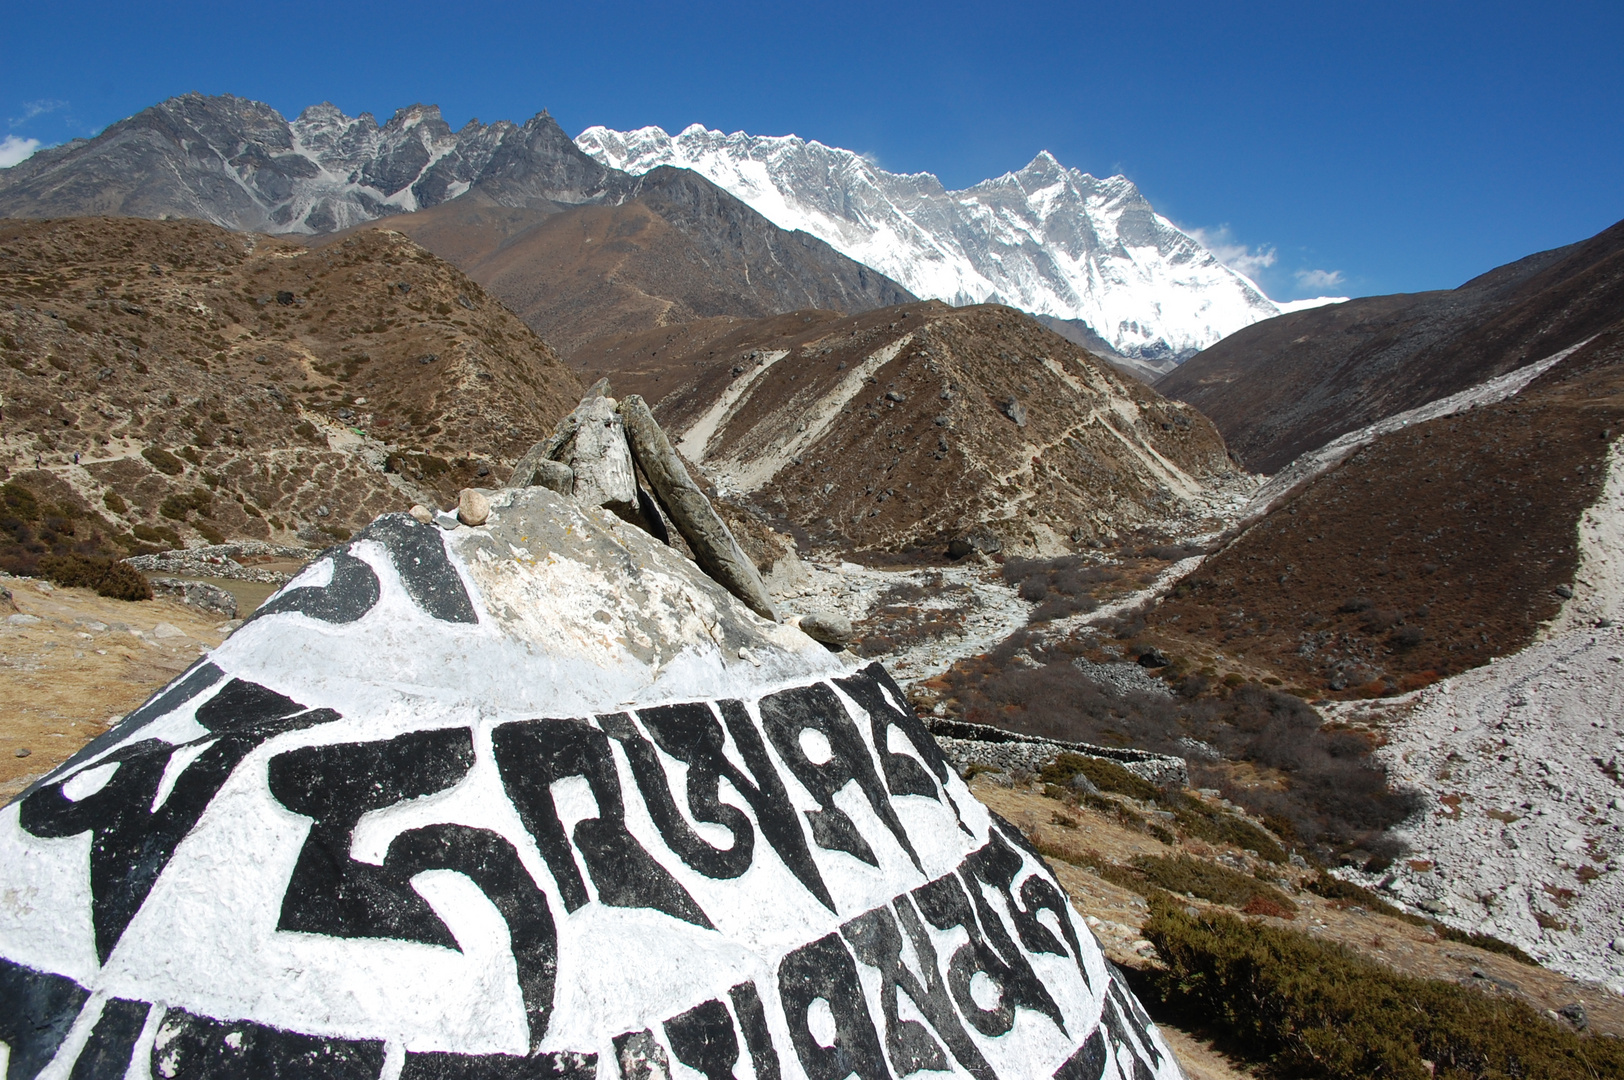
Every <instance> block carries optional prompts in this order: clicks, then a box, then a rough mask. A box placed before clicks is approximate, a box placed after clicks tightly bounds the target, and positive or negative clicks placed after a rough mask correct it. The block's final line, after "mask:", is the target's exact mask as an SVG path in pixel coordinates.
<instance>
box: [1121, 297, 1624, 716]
mask: <svg viewBox="0 0 1624 1080" xmlns="http://www.w3.org/2000/svg"><path fill="white" fill-rule="evenodd" d="M1620 430H1624V327H1619V328H1615V329H1613V330H1611V331H1608V332H1606V333H1603V334H1601V335H1599V336H1597V337H1596V339H1595V340H1594V341H1592V342H1591V343H1590V344H1589V345H1587V346H1585V347H1584V348H1582V349H1580V350H1578V351H1577V352H1575V353H1574V354H1573V355H1572V356H1570V357H1569V358H1568V359H1567V360H1565V361H1563V362H1561V363H1559V364H1557V365H1556V366H1555V367H1553V368H1552V369H1550V370H1549V371H1547V372H1546V373H1545V374H1544V375H1542V376H1540V377H1539V378H1538V379H1536V380H1535V381H1534V382H1533V383H1531V384H1530V385H1529V387H1528V388H1527V389H1525V390H1524V391H1523V392H1522V393H1521V394H1519V395H1517V396H1515V397H1512V398H1509V399H1507V400H1505V401H1502V402H1499V403H1497V404H1494V405H1488V406H1484V407H1481V408H1477V409H1473V410H1471V411H1468V412H1465V413H1460V414H1457V415H1454V416H1449V417H1443V418H1440V419H1437V420H1433V421H1430V422H1427V423H1421V424H1416V425H1414V426H1412V427H1409V428H1406V429H1404V430H1402V431H1398V432H1393V433H1390V434H1388V435H1384V436H1381V437H1379V438H1377V439H1376V440H1375V441H1374V442H1372V443H1371V444H1370V445H1369V446H1367V447H1365V448H1364V449H1363V450H1361V451H1359V452H1358V453H1356V454H1354V455H1353V456H1352V457H1351V458H1349V459H1348V460H1347V461H1346V462H1344V463H1343V464H1341V465H1340V466H1338V467H1336V468H1334V469H1331V470H1330V471H1328V472H1327V473H1325V474H1323V475H1321V476H1319V477H1318V478H1316V479H1315V480H1313V481H1312V482H1311V483H1309V484H1308V485H1306V486H1305V487H1304V488H1303V489H1302V490H1300V491H1299V492H1298V493H1297V494H1296V495H1295V496H1294V497H1292V498H1289V499H1287V500H1286V501H1284V502H1282V503H1281V504H1280V505H1279V506H1278V507H1277V508H1276V509H1275V510H1274V511H1272V512H1271V513H1270V514H1269V515H1268V516H1267V517H1266V518H1264V519H1263V520H1262V521H1261V522H1259V523H1258V524H1256V525H1254V526H1253V527H1252V528H1250V529H1249V530H1247V531H1246V532H1245V533H1243V534H1242V535H1241V536H1240V537H1239V538H1238V539H1237V540H1235V541H1234V542H1233V543H1232V544H1230V545H1229V546H1228V547H1227V548H1225V549H1224V550H1222V551H1221V552H1219V553H1217V554H1215V555H1213V556H1211V557H1210V558H1209V559H1208V560H1207V562H1206V563H1205V564H1204V565H1203V566H1202V567H1201V568H1200V569H1199V570H1198V571H1197V572H1196V573H1194V574H1192V575H1191V576H1190V577H1189V578H1188V579H1187V580H1186V581H1184V582H1182V583H1181V584H1180V585H1179V586H1178V587H1177V588H1176V589H1175V592H1174V595H1172V596H1170V597H1168V598H1167V599H1166V600H1165V601H1164V602H1163V603H1162V604H1161V605H1160V606H1158V607H1156V608H1154V609H1152V611H1151V612H1150V615H1149V621H1150V636H1149V637H1148V638H1147V640H1155V641H1157V642H1159V643H1161V644H1163V645H1164V648H1165V650H1166V651H1167V652H1168V653H1169V655H1185V656H1192V657H1194V656H1198V655H1199V654H1202V653H1205V652H1206V651H1207V650H1209V649H1212V648H1213V647H1218V648H1221V649H1222V653H1223V654H1227V655H1228V656H1230V657H1236V658H1238V657H1242V656H1244V658H1245V660H1246V662H1247V664H1248V665H1251V666H1253V667H1261V668H1263V669H1264V670H1271V671H1273V672H1275V673H1277V674H1278V675H1279V676H1280V677H1281V678H1283V679H1284V680H1285V681H1286V682H1287V683H1288V685H1298V686H1302V687H1306V688H1310V689H1312V690H1313V692H1314V693H1316V694H1320V693H1344V694H1349V695H1353V694H1362V695H1377V694H1384V693H1392V692H1394V691H1395V690H1398V689H1411V688H1414V687H1416V686H1421V685H1425V684H1427V683H1429V682H1432V681H1434V680H1436V679H1438V678H1439V677H1441V676H1443V675H1448V674H1452V673H1456V672H1460V671H1463V670H1465V669H1468V668H1473V667H1477V666H1479V665H1481V664H1484V663H1486V662H1487V661H1488V660H1489V659H1490V658H1491V657H1495V656H1506V655H1509V654H1510V653H1512V652H1514V651H1516V650H1518V649H1521V648H1523V647H1525V646H1526V645H1528V644H1529V643H1530V642H1531V641H1533V639H1534V637H1535V634H1536V633H1537V632H1538V630H1539V628H1540V626H1541V624H1542V623H1544V622H1546V621H1547V620H1549V619H1551V618H1553V617H1554V616H1555V615H1556V614H1557V611H1558V608H1559V607H1560V606H1561V603H1562V599H1563V596H1562V591H1563V590H1568V591H1570V594H1571V589H1572V588H1573V585H1574V575H1575V571H1576V567H1577V563H1578V536H1579V531H1578V523H1579V521H1580V517H1581V515H1582V514H1583V513H1584V512H1585V510H1586V508H1588V507H1589V506H1591V504H1593V503H1595V502H1596V500H1597V499H1598V497H1599V496H1600V494H1601V490H1602V488H1601V484H1602V481H1603V477H1604V475H1605V469H1604V468H1603V466H1604V463H1605V459H1606V454H1607V449H1608V446H1609V445H1610V444H1611V443H1612V442H1613V441H1614V440H1615V439H1616V437H1617V435H1618V433H1619V432H1620Z"/></svg>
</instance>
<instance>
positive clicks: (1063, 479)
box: [575, 302, 1234, 553]
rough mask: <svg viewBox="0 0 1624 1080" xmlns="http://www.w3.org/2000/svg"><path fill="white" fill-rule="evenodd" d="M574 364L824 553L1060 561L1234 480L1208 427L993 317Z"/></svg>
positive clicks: (771, 323)
mask: <svg viewBox="0 0 1624 1080" xmlns="http://www.w3.org/2000/svg"><path fill="white" fill-rule="evenodd" d="M575 362H576V363H577V364H578V365H580V366H579V368H578V370H581V372H582V375H583V378H588V379H590V378H595V377H597V376H598V375H600V374H607V375H609V376H610V377H611V379H612V381H613V383H614V386H615V389H616V392H617V393H620V394H626V393H634V392H635V393H641V394H643V395H644V396H645V397H647V398H648V399H649V400H650V401H652V402H655V403H656V406H655V408H656V413H657V415H658V416H659V417H660V420H661V422H662V423H663V424H665V425H666V426H667V427H668V429H669V430H671V431H672V432H673V435H674V436H675V440H676V442H677V444H678V446H679V449H681V450H682V452H683V453H684V454H686V455H687V456H688V457H689V458H690V459H692V460H694V461H697V462H699V463H701V464H702V465H703V466H704V467H705V469H706V470H707V471H708V472H709V474H710V475H711V476H712V478H713V479H714V480H715V481H716V483H717V485H718V486H719V487H720V488H721V489H722V490H723V491H724V492H727V493H730V494H734V495H737V496H740V497H743V498H746V499H748V500H750V501H752V502H753V503H754V504H755V505H757V506H758V507H759V508H761V509H763V510H765V511H766V512H767V513H769V514H770V515H771V516H773V517H775V518H777V519H779V520H784V521H788V522H791V523H793V524H794V525H795V526H797V527H798V528H800V529H803V530H805V532H806V533H807V534H808V536H809V538H810V539H811V540H812V541H813V542H814V543H818V544H825V543H827V544H833V545H839V546H847V545H850V546H853V547H856V548H858V549H861V550H876V551H899V550H904V549H907V548H910V547H917V546H945V545H946V543H947V542H948V541H949V540H951V539H954V538H959V537H965V536H967V535H971V534H977V533H982V534H990V535H995V536H996V537H997V538H998V540H999V541H1000V542H1001V544H1002V545H1004V546H1006V547H1007V548H1008V549H1009V550H1011V551H1030V552H1049V553H1056V552H1060V551H1065V550H1073V549H1075V548H1076V547H1078V546H1080V545H1083V544H1086V543H1088V542H1090V541H1094V540H1099V539H1104V538H1108V537H1112V536H1115V535H1117V534H1118V533H1119V532H1120V531H1123V530H1131V529H1135V528H1139V527H1148V528H1169V527H1171V526H1172V525H1173V524H1174V523H1175V522H1185V523H1187V522H1188V520H1189V519H1191V518H1199V517H1201V516H1202V515H1203V514H1204V512H1205V501H1204V500H1205V498H1206V497H1207V495H1208V493H1209V491H1210V487H1211V485H1213V484H1222V483H1224V482H1226V481H1228V480H1230V479H1233V478H1234V472H1233V469H1232V467H1231V465H1230V463H1229V461H1228V458H1227V456H1226V454H1225V451H1224V446H1223V442H1222V440H1221V439H1220V438H1219V437H1218V435H1217V433H1216V431H1214V430H1213V428H1212V425H1211V424H1210V423H1209V422H1208V421H1207V420H1206V418H1205V417H1203V416H1201V414H1200V413H1198V412H1196V411H1195V410H1194V409H1191V408H1189V407H1188V406H1184V405H1180V404H1178V403H1174V402H1169V401H1166V400H1165V399H1163V398H1162V397H1160V395H1158V394H1157V393H1156V392H1155V391H1153V390H1151V389H1149V388H1148V387H1146V386H1144V385H1143V384H1141V383H1138V382H1136V381H1134V380H1131V379H1128V378H1125V377H1123V376H1122V375H1120V374H1118V373H1117V372H1116V371H1114V370H1112V369H1111V368H1110V367H1108V366H1107V365H1105V364H1103V363H1101V362H1100V361H1098V360H1097V359H1096V358H1094V357H1093V356H1091V355H1090V354H1088V353H1087V352H1085V351H1083V350H1082V349H1081V348H1079V347H1077V346H1076V345H1074V344H1072V343H1071V342H1069V341H1066V340H1065V339H1063V338H1061V337H1059V336H1058V335H1056V334H1054V333H1052V332H1051V331H1049V330H1046V329H1044V328H1043V327H1042V326H1040V325H1038V323H1036V322H1035V321H1034V320H1032V319H1031V318H1030V317H1029V316H1026V315H1024V314H1022V313H1020V312H1018V311H1015V310H1014V309H1012V308H1007V307H1002V306H998V305H980V306H976V307H967V308H952V307H949V306H947V305H946V304H942V303H940V302H929V303H915V304H906V305H902V306H899V307H892V308H885V309H881V310H879V311H871V312H867V313H864V314H862V315H856V316H851V317H845V316H841V315H838V314H835V313H833V312H828V311H799V312H794V313H791V314H788V315H780V316H776V317H774V318H770V319H762V320H758V321H754V322H741V321H729V320H725V319H712V320H706V321H704V322H701V323H698V324H689V325H685V326H681V327H671V328H665V329H660V330H651V331H648V332H645V333H642V334H636V335H629V336H621V337H617V338H614V339H611V340H607V341H600V342H597V343H594V344H593V345H592V346H591V348H590V349H583V350H582V352H581V353H580V354H578V356H577V357H576V361H575Z"/></svg>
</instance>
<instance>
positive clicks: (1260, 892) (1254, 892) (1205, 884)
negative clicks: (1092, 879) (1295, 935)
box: [1133, 855, 1297, 919]
mask: <svg viewBox="0 0 1624 1080" xmlns="http://www.w3.org/2000/svg"><path fill="white" fill-rule="evenodd" d="M1133 868H1134V869H1135V870H1137V871H1138V872H1139V873H1140V874H1142V875H1144V879H1145V881H1146V882H1147V883H1148V884H1150V885H1154V886H1155V887H1156V888H1158V889H1165V890H1167V891H1168V892H1171V893H1185V894H1188V895H1190V896H1199V897H1200V898H1201V899H1203V900H1211V901H1212V902H1213V903H1215V904H1227V905H1229V906H1230V907H1236V908H1245V907H1246V906H1248V905H1250V904H1251V903H1252V902H1253V901H1254V900H1259V901H1262V902H1263V903H1264V904H1266V905H1267V906H1268V907H1269V909H1270V910H1269V911H1268V912H1267V914H1271V915H1276V916H1277V917H1278V918H1283V919H1291V918H1295V917H1296V915H1297V905H1296V904H1294V903H1292V902H1291V898H1290V897H1288V896H1287V895H1286V894H1285V893H1283V892H1281V891H1280V890H1279V889H1277V888H1275V887H1274V886H1273V885H1266V884H1264V883H1263V882H1261V881H1259V880H1257V879H1256V878H1254V877H1251V876H1250V875H1247V874H1242V873H1240V872H1239V871H1236V870H1231V869H1229V868H1228V867H1227V866H1219V865H1218V864H1217V863H1211V862H1207V861H1206V860H1204V859H1197V858H1194V857H1192V856H1189V855H1172V856H1168V855H1136V856H1134V859H1133ZM1139 891H1140V892H1142V893H1143V892H1145V890H1143V889H1140V890H1139ZM1147 895H1148V894H1147Z"/></svg>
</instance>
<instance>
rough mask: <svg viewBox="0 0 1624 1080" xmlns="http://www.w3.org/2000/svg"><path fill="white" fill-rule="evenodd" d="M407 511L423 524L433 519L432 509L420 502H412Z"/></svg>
mask: <svg viewBox="0 0 1624 1080" xmlns="http://www.w3.org/2000/svg"><path fill="white" fill-rule="evenodd" d="M408 513H410V514H411V515H412V517H414V518H416V519H417V520H418V521H421V522H422V523H423V524H425V525H428V524H430V523H431V522H433V521H434V511H433V510H430V509H429V508H428V507H426V506H424V505H423V504H422V503H413V504H412V508H411V510H409V511H408Z"/></svg>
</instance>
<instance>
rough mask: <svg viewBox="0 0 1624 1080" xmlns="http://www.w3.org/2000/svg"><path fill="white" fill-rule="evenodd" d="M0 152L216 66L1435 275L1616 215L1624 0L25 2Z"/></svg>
mask: <svg viewBox="0 0 1624 1080" xmlns="http://www.w3.org/2000/svg"><path fill="white" fill-rule="evenodd" d="M0 26H3V27H4V29H3V32H0V155H3V154H4V153H5V149H4V147H6V146H8V145H9V146H10V147H12V148H13V150H12V153H13V156H15V153H16V152H18V151H17V150H16V148H17V147H19V146H22V145H26V141H27V140H39V141H41V142H42V143H45V144H50V143H55V142H60V141H62V140H65V139H69V138H73V137H77V136H87V135H92V134H94V133H95V132H97V131H99V130H101V129H102V128H103V127H105V126H106V125H107V124H109V123H112V122H113V121H115V120H118V119H120V118H121V117H124V116H127V115H129V114H131V113H134V112H137V111H139V110H140V109H142V108H144V107H146V106H148V105H151V104H153V103H155V102H157V101H159V100H161V99H163V98H165V97H168V96H170V95H173V94H178V93H184V92H186V91H188V90H199V91H202V92H204V93H210V94H213V93H234V94H239V95H242V96H245V97H252V98H257V99H259V100H262V101H266V102H269V103H270V104H271V105H273V106H275V107H276V108H277V109H279V110H281V111H282V112H283V113H284V114H285V115H288V116H292V115H294V114H296V113H297V112H298V111H299V110H300V109H302V108H303V107H304V106H306V105H309V104H312V103H314V102H318V101H322V100H330V101H332V102H334V103H335V104H337V105H338V106H340V107H341V108H343V109H344V110H345V111H346V112H349V113H351V114H354V113H358V112H361V111H370V112H373V113H374V114H376V115H377V116H378V117H379V119H380V120H382V119H386V118H387V117H388V115H389V114H390V113H392V112H393V111H394V110H395V109H397V108H400V107H402V106H405V105H409V104H412V103H414V102H419V101H422V102H428V103H435V104H438V105H440V107H441V108H442V110H443V111H444V113H445V116H446V118H447V119H448V120H449V121H450V122H451V123H452V125H453V126H459V125H460V124H461V123H463V122H464V121H466V120H467V119H468V118H469V117H472V116H478V117H479V118H480V119H482V120H485V121H491V120H497V119H513V120H522V119H524V118H527V117H529V116H530V115H532V114H534V113H535V112H537V111H539V110H540V109H542V108H546V109H549V110H550V111H551V112H552V113H553V115H555V116H556V117H558V119H559V121H560V123H562V124H563V126H564V127H565V129H566V130H568V131H569V132H570V133H571V134H575V133H577V132H579V131H580V130H581V129H583V128H585V127H587V126H590V125H592V124H600V123H601V124H607V125H609V126H611V127H617V128H625V127H638V126H642V125H644V124H658V125H660V126H662V127H665V128H666V129H667V130H670V131H676V130H678V129H680V128H682V127H684V126H686V125H687V124H689V123H692V122H694V121H699V122H701V123H704V124H706V125H708V126H710V127H715V128H721V129H723V130H727V131H733V130H741V129H742V130H745V131H749V132H751V133H754V134H763V135H778V134H786V133H790V132H793V133H795V134H798V135H801V136H803V137H806V138H814V139H818V140H821V141H822V142H825V143H828V144H831V145H835V146H843V147H847V148H849V149H853V150H858V151H862V152H865V153H868V154H871V155H873V156H874V157H875V158H877V159H878V161H879V162H880V164H881V165H883V166H884V167H886V168H889V169H893V170H896V171H903V172H913V171H929V172H934V173H936V174H937V175H938V176H940V177H941V178H942V180H943V181H944V182H945V183H947V184H948V185H949V186H952V187H961V186H965V185H968V184H971V183H974V182H975V181H977V180H980V179H983V178H985V177H988V176H994V175H997V174H1000V173H1003V172H1006V171H1009V170H1011V169H1016V168H1019V167H1020V166H1022V165H1024V164H1025V163H1026V162H1027V161H1029V160H1030V159H1031V158H1032V156H1033V155H1034V154H1036V153H1037V152H1038V151H1040V150H1044V149H1047V150H1050V151H1052V152H1053V153H1054V154H1055V156H1056V157H1058V158H1059V159H1060V160H1061V161H1062V162H1064V163H1065V164H1067V165H1071V166H1074V167H1076V168H1080V169H1084V170H1086V171H1088V172H1092V173H1094V174H1096V175H1107V174H1111V173H1116V172H1121V173H1124V174H1126V175H1127V176H1128V177H1130V178H1131V179H1132V180H1134V181H1135V182H1136V183H1137V184H1138V185H1139V186H1140V188H1141V189H1142V190H1143V191H1144V193H1145V194H1146V196H1147V197H1149V198H1150V200H1151V202H1152V203H1153V204H1154V205H1155V206H1156V208H1157V209H1158V210H1159V211H1160V212H1162V213H1163V214H1165V215H1167V216H1168V217H1170V218H1171V219H1172V220H1173V221H1175V222H1176V223H1178V224H1179V225H1180V226H1183V227H1185V228H1189V229H1199V230H1202V235H1203V236H1204V237H1205V238H1206V239H1207V240H1208V241H1209V243H1211V244H1213V245H1215V246H1216V247H1217V248H1218V249H1220V250H1221V252H1222V253H1223V254H1225V255H1226V256H1227V257H1228V258H1230V259H1232V260H1234V261H1235V262H1236V264H1237V265H1239V266H1241V267H1243V268H1245V269H1247V270H1248V271H1249V272H1250V273H1252V274H1253V275H1254V276H1255V277H1256V278H1258V280H1260V282H1261V283H1262V284H1263V285H1264V286H1265V288H1266V289H1267V290H1268V292H1269V293H1270V295H1271V296H1274V297H1275V298H1277V299H1289V298H1295V297H1300V296H1309V295H1316V294H1319V293H1322V292H1333V293H1344V294H1352V295H1368V294H1374V293H1384V292H1397V291H1413V290H1419V289H1432V288H1449V287H1453V286H1455V285H1458V284H1460V283H1461V282H1462V281H1465V280H1466V279H1468V278H1470V277H1473V276H1475V275H1476V274H1479V273H1482V272H1483V271H1485V270H1488V269H1490V268H1491V267H1494V266H1496V265H1499V264H1501V263H1504V262H1507V261H1510V260H1512V259H1516V258H1520V257H1521V256H1523V255H1526V254H1529V253H1531V252H1534V251H1538V250H1542V249H1545V248H1549V247H1555V246H1558V245H1561V244H1567V243H1572V242H1573V241H1576V240H1580V239H1582V238H1584V237H1586V236H1590V235H1592V234H1594V233H1596V232H1598V231H1600V230H1601V229H1603V228H1606V227H1607V226H1608V225H1611V224H1613V223H1614V222H1615V221H1617V220H1619V219H1620V218H1624V61H1621V59H1620V57H1621V56H1624V4H1621V3H1618V2H1617V0H1613V2H1607V3H1581V2H1573V3H1567V2H1560V0H1553V2H1546V3H1540V4H1532V3H1524V4H1511V3H1494V2H1484V3H1462V2H1429V0H1410V2H1408V3H1386V2H1381V0H1367V2H1361V3H1341V2H1322V3H1294V4H1284V3H1220V2H1210V3H1159V2H1154V0H1135V2H1134V3H1122V2H1120V0H1117V2H1113V3H1107V4H1096V3H1090V2H1072V3H1056V4H1050V3H1027V4H1010V3H994V4H982V3H974V4H972V3H918V4H915V3H896V4H878V3H872V2H871V3H798V4H790V5H773V4H767V3H748V4H738V3H684V4H672V3H669V2H663V3H655V4H640V3H591V2H577V3H572V4H567V5H555V4H543V3H529V4H517V3H508V4H497V3H462V4H446V3H443V2H442V3H436V4H422V3H416V2H412V0H396V2H394V3H390V4H376V5H351V4H337V3H325V4H309V3H303V2H300V0H279V2H277V3H255V4H252V5H237V4H231V3H209V4H201V3H144V4H141V5H130V4H112V3H72V2H67V3H51V4H27V5H24V4H14V5H10V6H9V10H8V11H7V12H6V13H5V14H4V16H3V18H0Z"/></svg>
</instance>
